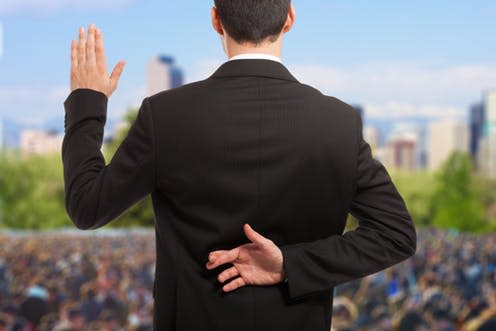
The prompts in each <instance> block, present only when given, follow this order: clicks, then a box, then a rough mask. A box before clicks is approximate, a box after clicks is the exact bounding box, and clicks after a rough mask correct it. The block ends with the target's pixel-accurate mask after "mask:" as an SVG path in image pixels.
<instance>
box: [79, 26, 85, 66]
mask: <svg viewBox="0 0 496 331" xmlns="http://www.w3.org/2000/svg"><path fill="white" fill-rule="evenodd" d="M78 48H79V49H78V66H82V65H84V63H85V58H86V37H85V35H84V28H83V27H80V28H79V45H78Z"/></svg>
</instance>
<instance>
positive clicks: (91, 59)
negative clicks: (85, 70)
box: [86, 24, 96, 65]
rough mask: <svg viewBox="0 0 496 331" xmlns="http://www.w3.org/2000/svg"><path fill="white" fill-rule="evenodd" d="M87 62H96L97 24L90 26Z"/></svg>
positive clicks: (92, 63)
mask: <svg viewBox="0 0 496 331" xmlns="http://www.w3.org/2000/svg"><path fill="white" fill-rule="evenodd" d="M86 62H87V63H88V64H90V65H95V64H96V54H95V24H90V26H89V27H88V42H87V43H86Z"/></svg>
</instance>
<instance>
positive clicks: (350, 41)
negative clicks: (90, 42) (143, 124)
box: [0, 0, 496, 125]
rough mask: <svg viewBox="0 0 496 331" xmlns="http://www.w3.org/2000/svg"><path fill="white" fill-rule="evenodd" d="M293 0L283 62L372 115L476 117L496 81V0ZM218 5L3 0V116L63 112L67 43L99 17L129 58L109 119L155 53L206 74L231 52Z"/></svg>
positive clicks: (111, 45) (110, 46) (121, 55)
mask: <svg viewBox="0 0 496 331" xmlns="http://www.w3.org/2000/svg"><path fill="white" fill-rule="evenodd" d="M293 2H294V4H295V6H296V11H297V20H296V25H295V27H294V29H293V30H292V31H291V32H290V33H289V34H288V35H287V40H286V42H285V45H284V48H283V54H282V59H283V62H284V63H285V64H286V65H287V66H288V68H289V69H290V70H291V71H292V72H293V73H294V74H295V76H296V77H297V78H298V79H299V80H300V81H302V82H306V83H308V84H310V85H313V86H315V87H316V88H318V89H320V90H321V91H322V92H323V93H326V94H329V95H333V96H335V97H337V98H340V99H342V100H343V101H345V102H348V103H350V104H359V105H361V106H362V107H363V108H364V113H365V118H366V122H367V120H372V121H406V122H408V121H410V120H412V119H414V120H430V119H438V118H440V117H453V118H458V119H463V120H464V121H467V117H468V116H467V113H468V109H469V108H470V105H471V104H473V103H474V102H477V101H478V100H480V98H481V95H482V93H483V91H484V90H487V89H490V88H494V87H496V61H495V60H494V57H493V56H492V55H491V54H494V52H495V51H496V40H495V39H496V37H495V35H494V33H490V31H496V20H495V18H496V6H495V5H494V3H492V2H491V1H474V2H471V3H470V4H468V3H448V2H447V1H440V2H436V4H432V3H428V2H427V1H420V2H418V3H416V4H415V5H413V4H406V3H401V4H399V3H396V2H393V1H383V2H381V4H376V3H374V4H372V3H366V2H363V1H359V2H355V3H353V4H351V3H346V2H345V1H333V2H327V1H306V2H304V1H293ZM69 3H70V4H71V5H72V6H73V8H72V9H71V8H69ZM212 5H213V1H211V2H201V3H198V2H196V3H195V4H194V5H193V4H192V3H189V2H175V1H161V2H159V1H155V0H152V1H148V2H146V3H143V2H142V1H133V0H122V1H106V0H102V1H84V2H83V1H71V2H69V1H63V0H48V1H44V2H39V4H38V2H33V1H25V0H16V1H11V0H6V1H2V4H0V25H1V26H3V54H2V56H1V58H0V105H1V106H0V117H6V118H8V119H13V120H16V121H18V122H21V123H26V124H33V125H36V124H40V123H43V122H44V121H47V120H53V119H54V118H59V119H60V118H61V117H62V116H63V107H62V102H63V100H64V99H65V98H66V97H67V95H68V93H69V92H70V91H69V87H68V85H69V84H68V82H69V80H68V72H69V65H70V63H69V46H70V40H71V38H75V37H76V32H77V28H78V27H79V26H80V25H83V26H85V27H87V25H88V24H89V23H90V22H94V23H96V24H97V25H99V26H100V27H101V28H102V30H103V32H104V38H105V41H106V50H107V58H108V63H109V67H113V65H115V63H116V62H117V61H118V60H120V59H124V60H126V61H127V62H128V64H127V65H126V67H125V69H124V73H123V76H122V79H121V82H120V85H119V88H118V89H117V91H116V92H115V93H114V95H113V96H112V97H111V99H110V101H109V112H108V117H109V118H110V119H113V120H114V121H116V120H119V119H120V118H121V117H122V115H123V114H124V112H125V111H126V109H127V108H128V107H136V106H138V105H139V104H140V102H141V100H142V98H143V97H144V95H145V90H146V66H147V61H148V60H149V58H150V57H152V56H155V55H157V54H168V55H172V56H174V57H175V59H176V61H177V64H178V65H179V66H180V67H182V68H183V69H184V72H185V82H186V83H188V82H192V81H195V80H199V79H203V78H206V77H207V76H208V75H210V74H211V73H212V72H213V70H215V69H216V68H217V67H218V66H219V65H220V64H221V63H222V62H223V61H224V60H225V55H224V54H223V52H222V49H221V44H220V40H219V38H218V36H216V35H215V33H214V31H213V30H212V29H211V27H210V16H209V15H210V14H209V10H210V7H211V6H212ZM322 13H324V14H322ZM184 18H188V19H187V20H184ZM462 22H463V24H462ZM191 40H194V42H191ZM327 40H328V41H329V42H323V41H327ZM130 44H132V47H129V45H130ZM40 63H42V64H43V65H40ZM13 109H15V111H13Z"/></svg>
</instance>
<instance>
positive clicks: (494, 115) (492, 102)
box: [482, 90, 496, 178]
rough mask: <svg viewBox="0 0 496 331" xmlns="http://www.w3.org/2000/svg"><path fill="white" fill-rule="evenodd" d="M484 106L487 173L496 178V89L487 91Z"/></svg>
mask: <svg viewBox="0 0 496 331" xmlns="http://www.w3.org/2000/svg"><path fill="white" fill-rule="evenodd" d="M484 108H485V111H486V117H485V122H484V126H483V129H482V130H483V132H482V135H483V137H485V138H486V141H487V151H486V152H487V156H488V160H487V168H486V169H487V175H488V176H489V177H490V178H496V90H492V91H487V92H486V93H485V95H484Z"/></svg>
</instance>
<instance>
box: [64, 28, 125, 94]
mask: <svg viewBox="0 0 496 331" xmlns="http://www.w3.org/2000/svg"><path fill="white" fill-rule="evenodd" d="M125 64H126V62H125V61H119V63H118V64H117V65H116V66H115V67H114V70H113V71H112V74H111V75H110V76H109V74H108V71H107V63H106V60H105V50H104V47H103V34H102V31H101V30H100V29H98V28H96V26H95V24H91V25H90V26H89V27H88V40H87V41H86V36H85V32H84V28H83V27H80V28H79V41H78V42H76V40H72V43H71V91H74V90H75V89H78V88H89V89H93V90H96V91H99V92H102V93H104V94H105V95H106V96H107V98H109V97H110V95H111V94H112V93H114V91H115V89H116V88H117V83H118V82H119V78H120V76H121V74H122V71H123V69H124V65H125Z"/></svg>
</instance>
